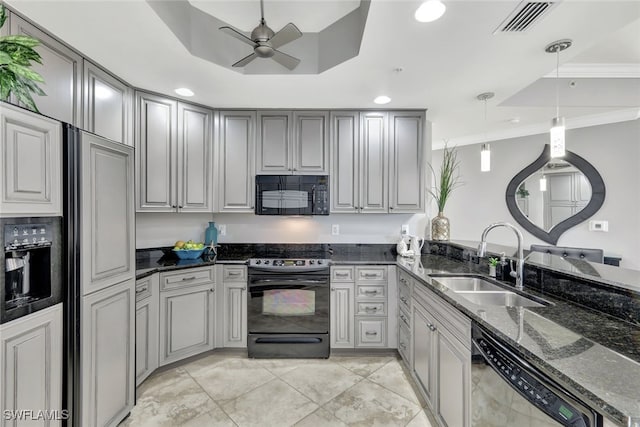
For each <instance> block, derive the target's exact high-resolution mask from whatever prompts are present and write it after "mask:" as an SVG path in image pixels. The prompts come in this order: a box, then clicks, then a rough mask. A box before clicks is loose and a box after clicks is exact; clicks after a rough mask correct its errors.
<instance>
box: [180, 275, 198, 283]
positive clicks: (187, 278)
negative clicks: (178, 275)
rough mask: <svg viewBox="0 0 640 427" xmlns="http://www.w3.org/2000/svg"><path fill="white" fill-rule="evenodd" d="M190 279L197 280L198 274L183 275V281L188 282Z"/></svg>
mask: <svg viewBox="0 0 640 427" xmlns="http://www.w3.org/2000/svg"><path fill="white" fill-rule="evenodd" d="M189 280H196V276H191V277H183V278H182V281H183V282H187V281H189Z"/></svg>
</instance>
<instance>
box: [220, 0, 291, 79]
mask: <svg viewBox="0 0 640 427" xmlns="http://www.w3.org/2000/svg"><path fill="white" fill-rule="evenodd" d="M260 15H261V18H260V24H259V25H258V26H257V27H256V28H254V29H253V31H252V32H251V38H249V37H247V36H245V35H244V34H242V32H240V31H239V30H237V29H235V28H233V27H230V26H225V27H220V28H219V29H220V30H221V31H224V32H225V33H226V34H228V35H230V36H231V37H235V38H237V39H238V40H240V41H243V42H245V43H247V44H249V45H251V46H252V47H253V53H252V54H251V55H249V56H245V57H244V58H242V59H241V60H240V61H238V62H236V63H235V64H233V67H244V66H245V65H247V64H248V63H249V62H251V61H253V60H254V59H256V58H272V59H273V60H274V61H276V62H277V63H279V64H280V65H282V66H284V67H286V68H288V69H290V70H293V69H294V68H296V67H297V66H298V64H299V63H300V60H299V59H298V58H294V57H293V56H291V55H287V54H286V53H284V52H281V51H279V50H278V48H279V47H281V46H284V45H285V44H287V43H290V42H292V41H294V40H296V39H298V38H300V37H302V33H301V32H300V30H299V29H298V27H296V26H295V25H294V24H292V23H291V22H290V23H288V24H287V25H285V26H284V27H282V29H281V30H280V31H278V32H277V33H274V32H273V30H272V29H271V28H269V27H268V26H267V22H266V21H265V20H264V4H263V0H260Z"/></svg>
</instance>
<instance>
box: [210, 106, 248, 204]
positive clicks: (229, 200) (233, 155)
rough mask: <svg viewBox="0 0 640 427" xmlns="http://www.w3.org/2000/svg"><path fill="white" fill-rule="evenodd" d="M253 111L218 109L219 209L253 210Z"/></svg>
mask: <svg viewBox="0 0 640 427" xmlns="http://www.w3.org/2000/svg"><path fill="white" fill-rule="evenodd" d="M255 128H256V113H255V111H220V115H219V118H218V144H217V145H218V150H219V151H218V159H219V164H218V174H219V176H218V210H219V211H220V212H253V210H254V188H255V185H254V184H255V183H254V177H255V175H254V166H253V165H254V163H253V160H254V156H253V153H254V147H255V135H256V133H255Z"/></svg>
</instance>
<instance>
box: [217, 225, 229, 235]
mask: <svg viewBox="0 0 640 427" xmlns="http://www.w3.org/2000/svg"><path fill="white" fill-rule="evenodd" d="M218 233H220V235H221V236H226V235H227V224H218Z"/></svg>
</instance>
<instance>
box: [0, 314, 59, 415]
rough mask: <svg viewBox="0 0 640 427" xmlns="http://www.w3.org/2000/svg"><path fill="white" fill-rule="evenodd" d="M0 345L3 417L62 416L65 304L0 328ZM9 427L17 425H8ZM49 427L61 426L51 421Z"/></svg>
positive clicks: (0, 394)
mask: <svg viewBox="0 0 640 427" xmlns="http://www.w3.org/2000/svg"><path fill="white" fill-rule="evenodd" d="M0 345H1V346H2V348H1V350H0V369H1V370H2V381H1V382H0V413H2V414H6V413H5V411H20V410H23V411H24V410H33V411H37V410H48V411H57V412H61V411H62V304H57V305H55V306H52V307H49V308H46V309H44V310H41V311H38V312H36V313H33V314H30V315H28V316H25V317H22V318H20V319H16V320H14V321H11V322H9V323H5V324H3V325H0ZM34 413H35V412H34ZM24 423H25V424H26V421H25V422H24ZM17 424H18V425H22V423H20V422H19V423H17ZM2 425H5V424H4V423H2ZM6 425H7V426H8V425H14V424H12V423H11V424H10V421H6ZM46 425H49V426H59V425H61V422H60V420H52V421H50V422H49V423H47V424H46Z"/></svg>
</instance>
